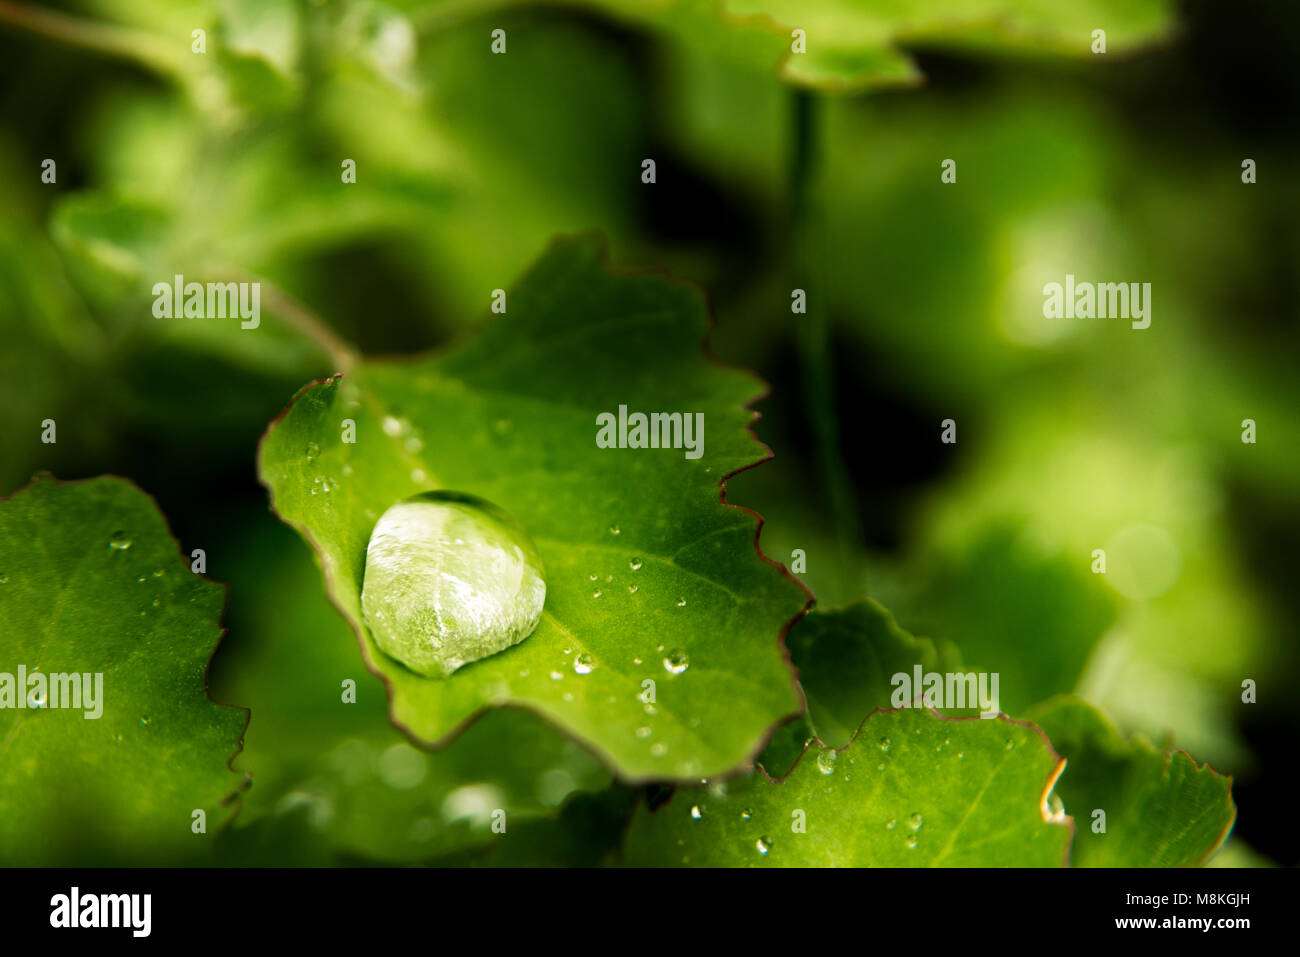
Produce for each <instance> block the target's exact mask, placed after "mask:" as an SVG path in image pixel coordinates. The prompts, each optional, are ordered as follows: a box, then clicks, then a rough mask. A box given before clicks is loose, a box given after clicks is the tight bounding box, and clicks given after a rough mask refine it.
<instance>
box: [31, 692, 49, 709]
mask: <svg viewBox="0 0 1300 957" xmlns="http://www.w3.org/2000/svg"><path fill="white" fill-rule="evenodd" d="M27 707H29V708H44V707H45V694H44V693H43V692H39V691H37V690H36V689H35V688H33V689H32V690H31V691H30V692H28V695H27Z"/></svg>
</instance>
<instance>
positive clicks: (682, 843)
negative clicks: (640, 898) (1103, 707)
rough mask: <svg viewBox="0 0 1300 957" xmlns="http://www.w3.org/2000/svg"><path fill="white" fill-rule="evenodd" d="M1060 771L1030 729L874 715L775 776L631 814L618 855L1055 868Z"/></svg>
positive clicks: (907, 714)
mask: <svg viewBox="0 0 1300 957" xmlns="http://www.w3.org/2000/svg"><path fill="white" fill-rule="evenodd" d="M1062 766H1063V762H1062V761H1061V759H1060V758H1059V757H1058V756H1057V755H1056V753H1055V752H1054V751H1052V749H1051V747H1050V746H1049V745H1048V743H1047V739H1046V738H1044V737H1043V735H1042V733H1041V732H1040V731H1039V730H1038V729H1037V728H1035V727H1034V726H1033V725H1030V724H1022V723H1019V722H1015V721H1011V720H1010V719H1008V718H1005V717H1002V716H998V717H997V718H994V719H980V718H957V719H949V718H943V717H941V716H940V715H938V714H936V713H934V712H930V711H926V710H922V709H903V710H899V711H877V712H875V713H873V714H871V715H870V716H868V718H867V720H866V721H864V722H863V723H862V726H861V727H860V728H859V729H858V732H857V734H856V735H855V737H854V739H853V741H852V742H851V743H850V744H849V745H847V746H846V747H845V748H843V749H841V750H838V751H837V750H834V749H831V748H826V749H822V748H819V747H818V746H817V745H815V744H814V745H812V746H811V747H810V748H809V749H808V750H807V751H805V752H804V754H803V757H802V758H801V759H800V761H799V763H798V764H796V765H795V767H794V768H793V770H791V772H790V773H789V774H788V775H787V776H786V777H784V778H781V779H772V778H770V777H768V776H767V774H766V773H765V772H763V771H762V769H761V768H760V769H759V770H758V771H757V772H756V773H754V774H752V775H750V776H749V777H747V778H744V779H742V780H738V781H732V782H726V783H722V784H715V785H712V786H705V787H696V788H689V789H683V790H680V791H678V792H677V793H676V794H674V795H673V797H672V798H671V800H669V801H668V802H667V803H666V804H664V805H662V806H661V807H659V808H657V809H656V810H654V811H649V810H647V809H646V808H645V807H640V808H638V809H637V813H636V817H635V818H634V820H633V822H632V826H631V828H630V830H629V833H628V840H627V846H626V860H627V862H628V863H630V864H636V865H659V866H678V865H683V864H685V865H692V866H705V867H731V866H753V867H823V866H842V867H909V866H912V867H933V866H940V865H942V866H948V867H1057V866H1061V865H1062V864H1064V863H1065V860H1066V854H1067V851H1068V849H1069V845H1070V835H1071V831H1072V828H1071V826H1070V823H1069V819H1068V818H1064V817H1063V816H1062V817H1059V818H1055V817H1052V816H1050V815H1049V814H1048V812H1047V810H1046V807H1045V802H1046V799H1047V795H1048V792H1049V791H1050V789H1051V787H1052V784H1053V782H1054V781H1055V780H1056V777H1057V775H1058V774H1059V773H1060V770H1061V767H1062ZM800 812H802V813H800ZM801 823H802V825H803V830H802V831H800V830H799V829H798V828H799V826H800V824H801Z"/></svg>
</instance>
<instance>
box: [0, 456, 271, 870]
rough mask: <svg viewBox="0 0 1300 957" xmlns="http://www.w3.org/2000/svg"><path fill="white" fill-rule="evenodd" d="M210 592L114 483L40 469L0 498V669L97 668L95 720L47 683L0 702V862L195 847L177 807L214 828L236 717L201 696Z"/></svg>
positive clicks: (132, 490)
mask: <svg viewBox="0 0 1300 957" xmlns="http://www.w3.org/2000/svg"><path fill="white" fill-rule="evenodd" d="M224 602H225V590H224V589H223V588H221V587H219V586H217V585H215V584H213V583H211V582H209V581H206V580H205V579H203V578H201V577H200V576H198V575H195V574H193V573H192V572H191V571H190V568H189V563H188V561H187V560H186V559H184V558H183V557H181V556H179V555H178V554H177V546H176V542H175V540H174V539H173V538H172V537H171V535H170V533H169V532H168V530H167V526H166V524H165V523H164V521H163V519H162V516H161V515H159V514H158V511H157V509H156V508H155V507H154V504H153V502H152V501H151V500H150V499H149V497H148V496H146V495H145V494H144V493H143V492H141V491H140V490H139V489H137V488H136V487H135V486H133V485H131V484H130V483H128V482H125V481H123V480H121V479H117V478H100V479H92V480H90V481H86V482H73V483H63V482H59V481H56V480H53V479H49V478H41V479H38V480H36V482H34V483H33V484H32V485H30V486H28V487H27V488H25V489H23V490H22V491H20V492H18V493H17V494H15V495H14V496H13V497H12V498H9V499H5V500H3V501H0V660H3V662H4V670H5V672H7V673H8V674H11V675H16V674H17V671H18V668H19V667H20V666H24V667H25V668H26V669H27V672H28V674H29V684H30V675H31V674H32V673H35V672H40V673H41V674H43V675H45V676H46V679H47V681H49V680H51V679H50V676H53V675H59V674H72V673H81V674H83V675H95V674H100V675H102V691H101V692H100V695H101V696H100V698H99V702H98V706H99V707H101V708H102V713H101V714H100V715H99V716H98V717H95V718H90V717H88V716H87V708H86V707H85V705H86V702H85V701H84V700H82V702H81V703H82V705H83V707H80V708H73V707H66V706H59V707H57V708H56V707H55V706H54V705H55V700H54V699H55V693H54V689H53V687H48V688H47V689H46V692H45V696H44V699H43V704H41V705H40V706H38V707H34V706H33V705H34V704H36V702H38V701H42V699H41V697H40V690H39V688H38V687H31V688H21V689H17V694H18V695H19V696H21V697H22V698H23V699H24V700H25V701H26V702H27V706H26V708H24V709H23V710H17V709H16V707H17V706H16V704H15V703H13V702H11V701H8V700H5V705H4V707H3V708H0V856H3V859H4V863H6V864H9V865H15V864H19V865H27V866H31V865H36V864H40V865H48V864H62V865H81V866H84V865H89V864H101V863H110V862H111V863H118V864H120V863H122V862H124V861H134V862H139V863H148V864H165V863H176V862H180V861H193V860H196V859H200V858H201V857H202V854H203V853H204V851H205V850H206V849H207V848H208V843H207V842H208V840H209V838H208V837H207V836H206V835H204V834H196V833H192V832H191V824H192V818H191V813H192V811H194V810H198V809H201V810H203V811H204V812H205V813H206V815H207V834H208V835H210V834H212V833H213V832H214V831H215V830H216V828H217V825H218V824H219V822H220V819H221V817H222V815H223V812H222V810H221V805H222V803H223V802H224V800H225V799H227V798H228V797H229V796H230V795H231V794H232V793H233V792H234V791H235V790H236V788H237V787H238V786H239V784H240V781H239V778H237V777H236V776H235V775H234V774H233V773H232V772H231V771H230V769H229V767H228V766H227V763H228V762H229V761H230V760H231V759H232V758H233V757H234V755H235V753H236V752H237V751H238V750H239V746H240V738H241V735H242V732H243V729H244V726H245V723H246V714H245V713H244V712H242V711H241V710H240V709H237V708H230V707H225V706H221V705H217V704H214V703H213V702H212V701H211V700H210V699H209V698H208V695H207V688H206V672H207V666H208V659H209V657H210V656H211V655H212V651H213V649H214V648H215V647H216V644H217V640H218V639H219V638H220V635H221V626H220V624H219V620H220V617H221V609H222V605H223V604H224ZM87 680H89V679H87ZM14 681H15V682H16V679H14ZM10 690H12V689H10ZM29 691H30V692H31V696H29ZM87 691H88V692H89V689H87ZM78 698H80V695H78ZM74 700H76V699H74ZM45 705H49V707H46V706H45ZM90 713H93V711H91V712H90Z"/></svg>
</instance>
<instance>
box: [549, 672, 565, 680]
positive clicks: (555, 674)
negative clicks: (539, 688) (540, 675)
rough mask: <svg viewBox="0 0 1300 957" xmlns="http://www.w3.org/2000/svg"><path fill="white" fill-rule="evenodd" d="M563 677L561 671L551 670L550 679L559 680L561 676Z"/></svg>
mask: <svg viewBox="0 0 1300 957" xmlns="http://www.w3.org/2000/svg"><path fill="white" fill-rule="evenodd" d="M563 677H564V675H563V674H561V673H560V672H558V671H552V672H551V680H552V681H559V680H560V679H561V678H563Z"/></svg>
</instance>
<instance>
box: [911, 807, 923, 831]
mask: <svg viewBox="0 0 1300 957" xmlns="http://www.w3.org/2000/svg"><path fill="white" fill-rule="evenodd" d="M924 823H925V818H923V817H921V813H920V812H919V811H917V812H916V813H914V814H912V816H911V817H909V818H908V819H907V826H908V827H910V828H911V829H912V830H914V831H919V830H920V829H921V825H922V824H924Z"/></svg>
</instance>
